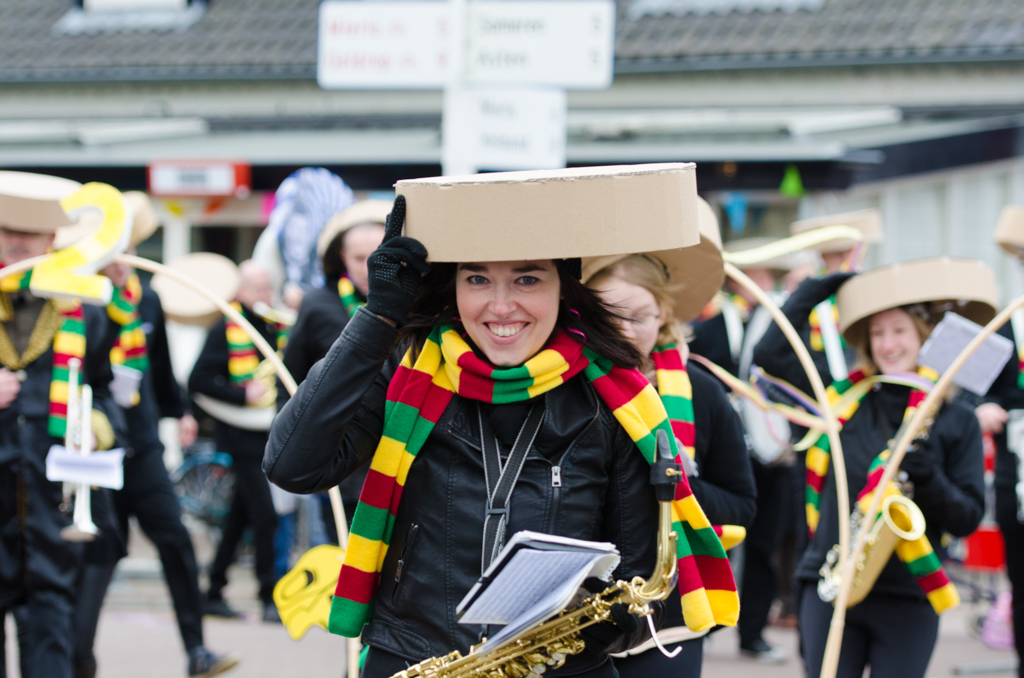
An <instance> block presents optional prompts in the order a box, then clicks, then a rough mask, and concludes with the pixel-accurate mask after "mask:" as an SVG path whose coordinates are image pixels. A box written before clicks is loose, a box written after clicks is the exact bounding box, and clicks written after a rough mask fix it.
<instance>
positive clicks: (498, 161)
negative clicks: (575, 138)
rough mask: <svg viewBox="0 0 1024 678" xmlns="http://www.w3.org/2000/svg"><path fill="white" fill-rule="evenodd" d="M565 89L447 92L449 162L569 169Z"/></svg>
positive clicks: (490, 167) (488, 166)
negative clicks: (567, 165)
mask: <svg viewBox="0 0 1024 678" xmlns="http://www.w3.org/2000/svg"><path fill="white" fill-rule="evenodd" d="M565 112H566V96H565V91H564V90H546V89H512V88H508V89H464V90H459V91H457V92H454V93H447V94H446V95H445V111H444V115H445V118H446V120H445V130H446V131H450V133H451V138H446V139H445V153H446V155H447V156H448V158H447V161H448V162H452V161H454V162H456V163H458V165H459V166H470V167H472V168H475V169H488V170H518V169H524V170H525V169H557V168H560V167H565Z"/></svg>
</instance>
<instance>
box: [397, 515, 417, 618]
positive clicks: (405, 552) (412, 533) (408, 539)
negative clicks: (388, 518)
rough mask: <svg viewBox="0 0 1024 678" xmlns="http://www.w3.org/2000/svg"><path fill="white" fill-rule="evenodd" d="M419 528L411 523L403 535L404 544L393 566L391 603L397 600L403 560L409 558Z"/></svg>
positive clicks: (403, 565) (403, 567) (403, 566)
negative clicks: (393, 576) (393, 581)
mask: <svg viewBox="0 0 1024 678" xmlns="http://www.w3.org/2000/svg"><path fill="white" fill-rule="evenodd" d="M418 530H419V525H416V524H415V523H413V524H412V525H410V526H409V532H408V533H407V534H406V535H405V544H403V545H402V557H401V558H399V559H398V566H397V567H396V568H395V589H394V591H392V592H391V604H392V605H394V604H395V601H397V600H398V591H399V589H400V588H401V586H400V584H401V583H402V570H404V569H405V562H406V560H408V559H409V555H410V553H411V551H412V543H413V542H414V541H415V540H416V532H417V531H418Z"/></svg>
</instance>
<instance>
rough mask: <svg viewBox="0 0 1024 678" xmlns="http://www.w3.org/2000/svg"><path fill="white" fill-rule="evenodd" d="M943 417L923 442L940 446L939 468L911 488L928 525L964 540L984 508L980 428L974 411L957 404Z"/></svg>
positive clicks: (983, 475)
mask: <svg viewBox="0 0 1024 678" xmlns="http://www.w3.org/2000/svg"><path fill="white" fill-rule="evenodd" d="M943 416H944V417H945V418H946V422H944V425H943V427H942V429H941V430H939V431H936V432H935V433H937V434H938V435H932V436H931V437H930V438H929V440H928V441H927V442H926V443H925V445H931V446H934V445H936V444H937V445H939V446H941V455H942V456H941V459H942V465H941V467H940V468H939V469H938V470H936V472H935V475H934V476H933V477H932V479H931V480H930V481H929V482H928V483H927V484H925V485H922V486H920V487H915V488H914V501H915V502H916V503H917V505H918V506H919V507H920V508H921V511H922V512H923V513H924V514H925V516H926V517H927V518H928V521H929V522H930V523H937V524H938V526H939V527H940V528H941V529H942V530H944V531H946V532H949V533H950V534H951V535H953V536H954V537H966V536H967V535H969V534H970V533H972V532H974V530H975V529H976V528H977V527H978V524H979V523H980V522H981V517H982V514H983V512H984V509H985V462H984V452H983V449H982V442H981V427H980V426H979V424H978V418H977V417H976V416H974V412H973V411H971V410H970V409H968V408H967V407H965V406H963V405H959V404H957V403H951V404H949V405H946V407H945V408H944V409H943V411H941V412H940V413H939V417H943ZM936 426H937V424H936ZM922 452H925V451H924V450H922V451H921V452H908V454H921V453H922ZM927 452H928V453H933V454H934V453H935V452H936V451H935V450H934V449H932V450H927ZM932 526H934V525H932Z"/></svg>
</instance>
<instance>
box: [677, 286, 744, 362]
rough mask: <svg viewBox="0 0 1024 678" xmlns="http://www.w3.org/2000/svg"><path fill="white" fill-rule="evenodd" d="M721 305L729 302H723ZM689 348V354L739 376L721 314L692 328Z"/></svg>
mask: <svg viewBox="0 0 1024 678" xmlns="http://www.w3.org/2000/svg"><path fill="white" fill-rule="evenodd" d="M723 303H726V304H728V303H731V302H729V301H724V302H723ZM689 348H690V352H691V353H695V354H697V355H699V356H701V357H702V358H707V359H708V360H710V361H711V362H713V363H715V364H716V365H718V366H719V367H722V368H724V369H725V370H727V371H728V372H730V373H731V374H732V375H733V376H735V375H737V374H739V371H740V366H739V363H738V362H736V361H735V360H733V359H732V352H731V351H730V349H729V332H728V331H727V330H726V326H725V317H724V316H723V315H722V314H721V313H719V314H718V315H716V316H714V317H712V318H708V319H707V320H705V321H704V322H702V323H699V324H697V325H695V326H694V328H693V338H692V339H691V340H690V342H689Z"/></svg>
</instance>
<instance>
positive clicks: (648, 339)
mask: <svg viewBox="0 0 1024 678" xmlns="http://www.w3.org/2000/svg"><path fill="white" fill-rule="evenodd" d="M596 292H597V293H598V294H599V295H600V297H601V301H603V302H604V303H605V304H607V305H608V306H610V307H612V309H613V310H614V311H615V312H616V313H617V314H618V315H620V316H622V317H623V318H625V320H624V321H622V325H621V326H622V334H623V335H624V336H625V337H626V338H627V339H629V342H630V343H631V344H633V346H635V347H636V348H637V350H638V351H640V353H641V354H642V355H650V354H651V351H653V350H654V347H655V345H656V344H657V343H658V331H659V330H660V329H661V326H662V325H664V324H665V321H666V320H667V318H668V313H667V312H666V311H665V309H664V308H662V306H661V305H660V304H659V303H658V300H657V299H655V298H654V295H653V294H651V293H650V292H649V291H648V290H647V289H645V288H643V287H640V286H639V285H634V284H632V283H629V282H626V281H625V280H623V279H622V278H620V277H618V276H617V275H613V276H612V277H610V278H607V279H605V280H603V281H601V283H600V285H599V286H598V288H597V290H596Z"/></svg>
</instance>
